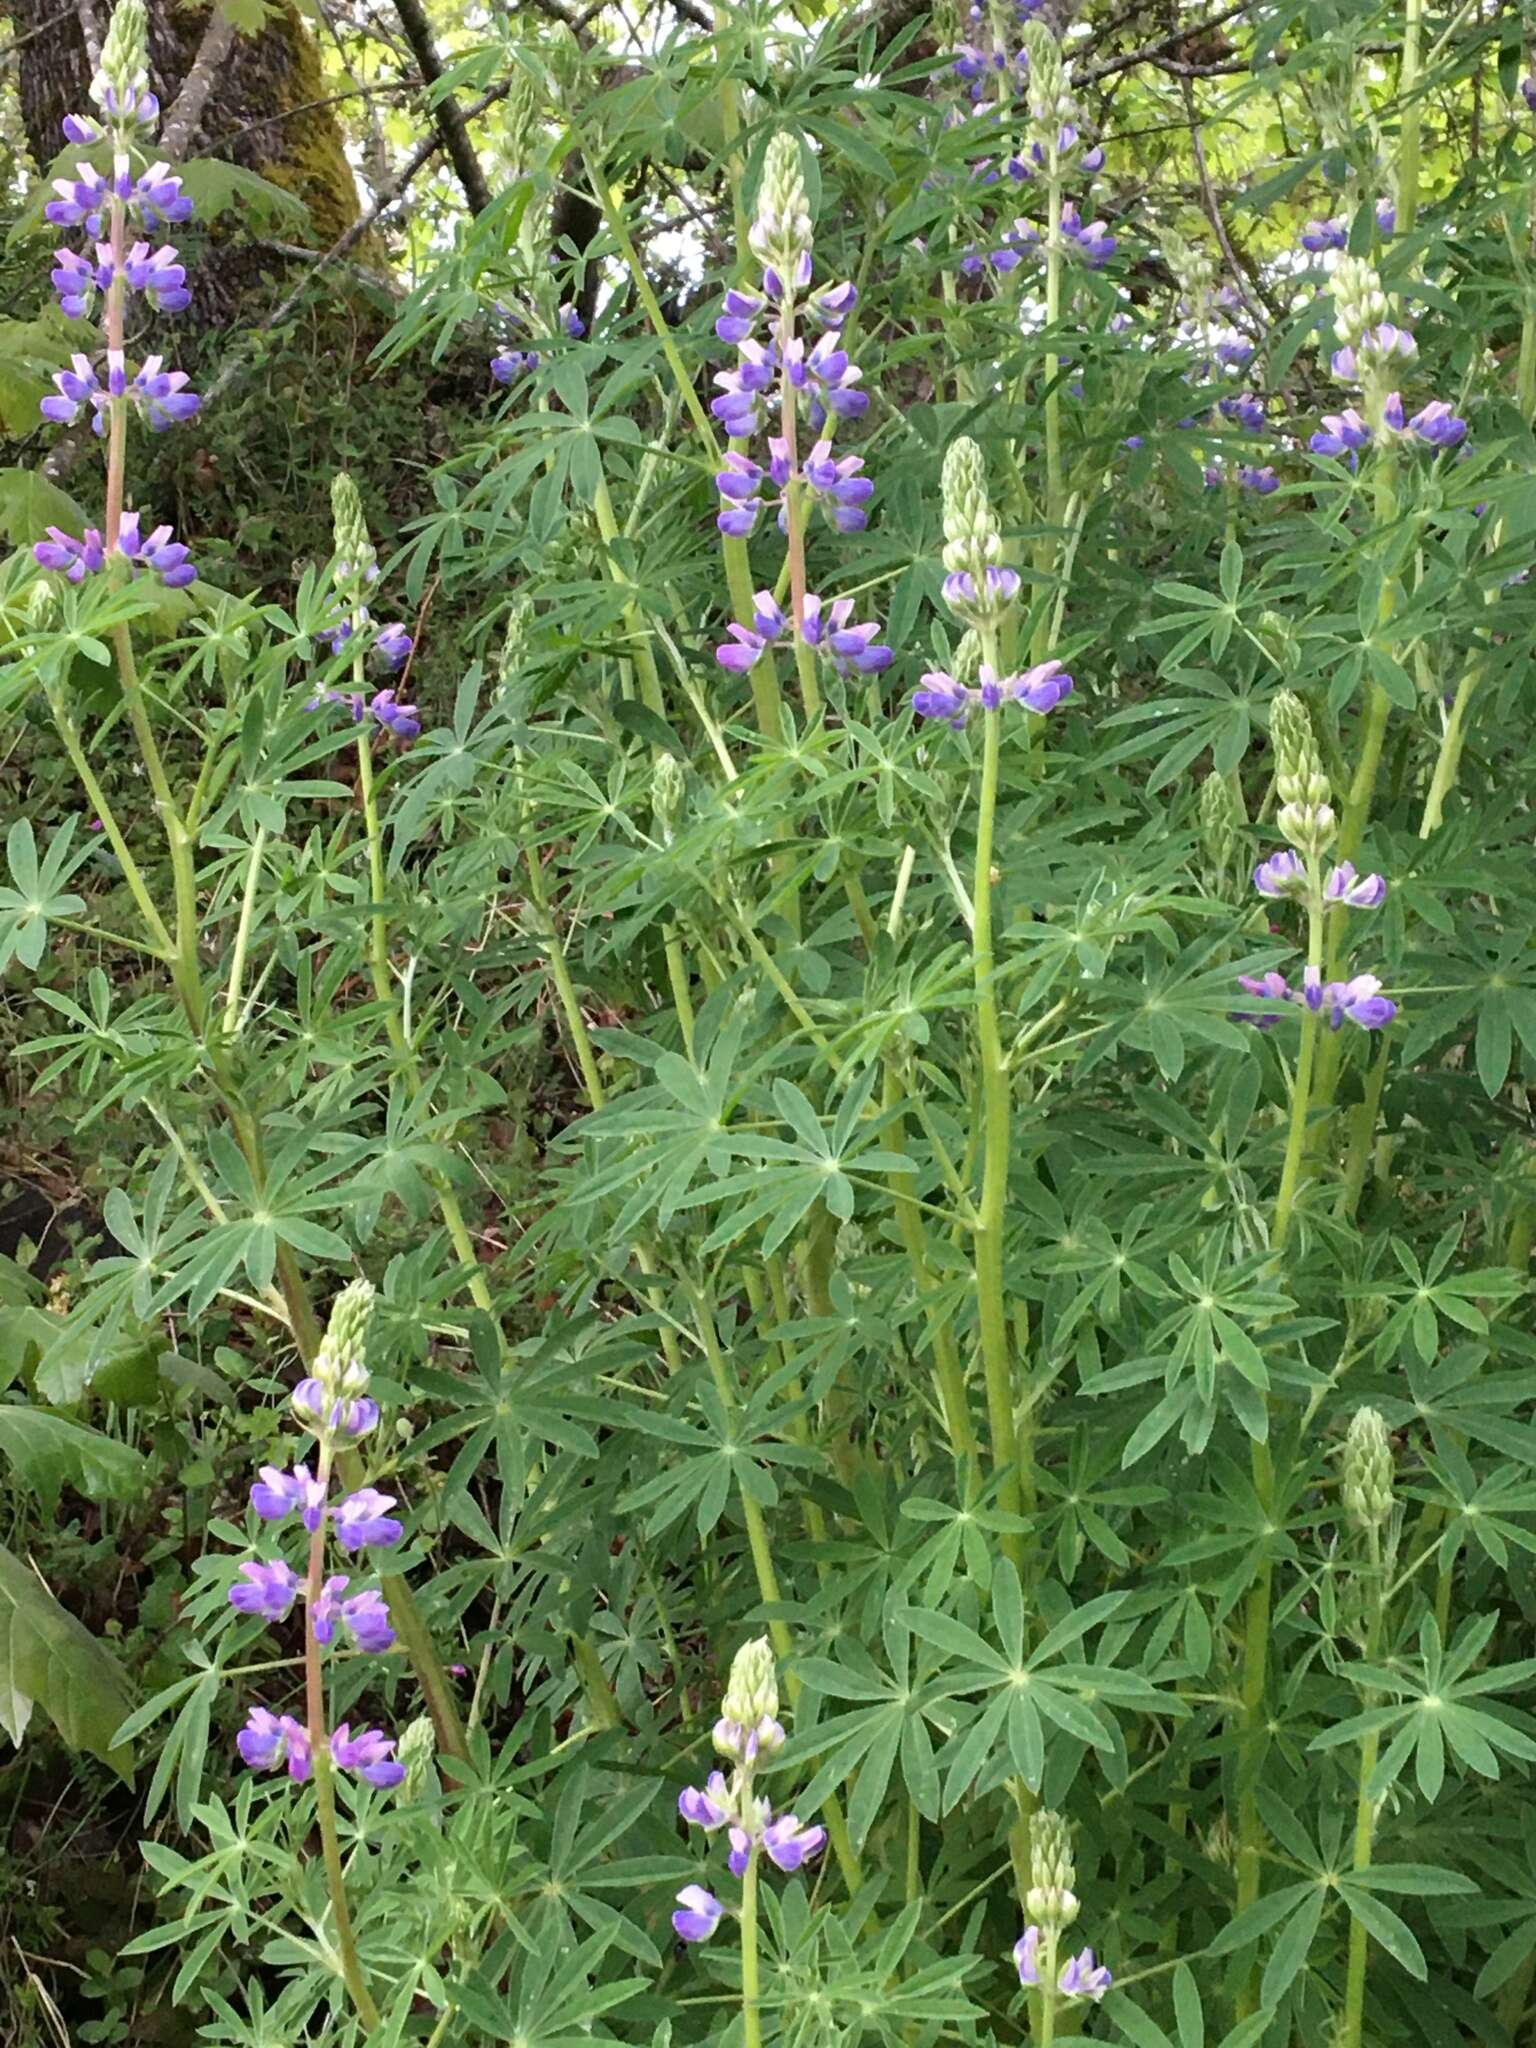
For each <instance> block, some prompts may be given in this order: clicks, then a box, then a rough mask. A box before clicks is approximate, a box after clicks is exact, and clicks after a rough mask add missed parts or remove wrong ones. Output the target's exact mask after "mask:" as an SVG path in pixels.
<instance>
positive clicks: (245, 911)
mask: <svg viewBox="0 0 1536 2048" xmlns="http://www.w3.org/2000/svg"><path fill="white" fill-rule="evenodd" d="M266 845H267V828H266V826H265V825H258V826H257V828H256V837H255V838H254V839H253V840H252V841H251V857H250V861H249V863H248V864H247V867H246V871H245V890H244V893H243V895H242V896H241V899H240V922H239V924H238V926H237V927H236V929H235V950H234V952H233V954H232V955H231V956H230V963H229V987H228V989H227V990H226V991H225V995H224V1029H225V1032H226V1033H227V1034H228V1035H229V1036H230V1037H231V1038H233V1037H234V1035H235V1033H236V1032H237V1031H238V1030H239V1029H240V997H241V992H242V989H243V987H244V983H245V961H246V955H247V953H248V952H249V951H250V945H251V924H252V920H253V919H254V917H255V915H256V886H257V884H258V883H259V882H260V880H261V859H262V855H263V853H264V852H265V851H266Z"/></svg>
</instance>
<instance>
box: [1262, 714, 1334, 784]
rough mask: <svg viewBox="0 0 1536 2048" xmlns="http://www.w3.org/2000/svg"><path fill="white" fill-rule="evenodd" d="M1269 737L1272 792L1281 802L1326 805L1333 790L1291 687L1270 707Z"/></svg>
mask: <svg viewBox="0 0 1536 2048" xmlns="http://www.w3.org/2000/svg"><path fill="white" fill-rule="evenodd" d="M1269 736H1270V741H1271V743H1272V745H1273V747H1274V750H1275V794H1276V795H1277V796H1278V797H1279V799H1280V801H1281V803H1282V804H1326V803H1327V802H1328V800H1329V798H1330V797H1331V796H1332V794H1333V791H1332V788H1331V786H1330V784H1329V781H1328V778H1327V776H1326V775H1325V774H1324V773H1323V762H1322V756H1321V755H1320V754H1319V753H1318V751H1317V741H1316V739H1315V738H1314V737H1313V733H1312V720H1311V718H1310V717H1309V715H1308V713H1307V707H1306V705H1305V704H1303V703H1302V701H1301V699H1300V698H1299V697H1298V696H1297V695H1296V693H1295V691H1294V690H1282V691H1280V693H1279V695H1278V696H1277V697H1276V698H1275V701H1274V703H1273V704H1272V705H1271V706H1270V713H1269Z"/></svg>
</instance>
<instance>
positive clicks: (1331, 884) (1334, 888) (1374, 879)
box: [1323, 860, 1387, 910]
mask: <svg viewBox="0 0 1536 2048" xmlns="http://www.w3.org/2000/svg"><path fill="white" fill-rule="evenodd" d="M1323 897H1324V900H1325V901H1326V902H1329V903H1344V904H1347V905H1348V906H1349V908H1350V909H1351V910H1374V909H1375V908H1376V907H1377V905H1378V904H1380V903H1384V902H1385V901H1386V897H1387V882H1386V877H1385V876H1384V875H1358V876H1357V875H1356V873H1355V864H1354V862H1353V861H1348V860H1345V861H1340V863H1339V865H1338V866H1337V867H1336V868H1335V869H1334V870H1333V872H1332V873H1331V874H1330V875H1329V877H1328V879H1327V881H1326V882H1325V883H1324V884H1323Z"/></svg>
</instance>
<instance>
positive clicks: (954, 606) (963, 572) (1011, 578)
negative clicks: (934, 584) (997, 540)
mask: <svg viewBox="0 0 1536 2048" xmlns="http://www.w3.org/2000/svg"><path fill="white" fill-rule="evenodd" d="M986 585H987V588H986V603H987V605H988V606H989V608H990V609H992V610H994V611H1001V610H1002V609H1003V607H1004V606H1005V605H1010V604H1012V603H1013V601H1014V599H1015V598H1016V597H1017V596H1018V594H1019V572H1018V570H1017V569H1002V568H998V567H996V566H993V567H990V568H988V570H987V574H986ZM944 602H945V603H946V604H947V605H948V606H949V607H950V609H951V611H960V610H963V608H964V607H966V606H967V605H969V606H974V605H975V604H976V602H977V597H976V582H975V578H974V577H973V576H972V575H971V572H970V570H969V569H954V570H951V572H950V573H949V575H947V576H946V577H945V578H944Z"/></svg>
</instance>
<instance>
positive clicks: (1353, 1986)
mask: <svg viewBox="0 0 1536 2048" xmlns="http://www.w3.org/2000/svg"><path fill="white" fill-rule="evenodd" d="M1369 1537H1370V1546H1371V1615H1370V1621H1369V1623H1368V1625H1367V1628H1366V1642H1365V1661H1366V1662H1367V1663H1368V1664H1372V1663H1374V1662H1375V1661H1376V1658H1377V1655H1378V1652H1379V1650H1380V1647H1381V1623H1382V1607H1383V1596H1382V1585H1381V1537H1380V1533H1379V1531H1378V1530H1377V1529H1376V1527H1375V1525H1374V1524H1372V1526H1371V1528H1370V1530H1369ZM1361 1704H1362V1706H1363V1707H1364V1709H1365V1710H1366V1711H1367V1712H1369V1711H1370V1708H1371V1706H1372V1704H1373V1702H1372V1696H1371V1695H1370V1694H1369V1693H1366V1694H1365V1695H1364V1697H1363V1699H1362V1701H1361ZM1379 1743H1380V1732H1379V1731H1378V1730H1377V1729H1375V1728H1372V1729H1371V1730H1370V1731H1369V1732H1368V1733H1367V1734H1366V1735H1364V1736H1363V1737H1362V1738H1361V1742H1360V1769H1359V1772H1358V1775H1357V1778H1356V1791H1355V1845H1354V1856H1353V1861H1352V1865H1351V1867H1352V1868H1353V1869H1354V1870H1355V1871H1356V1872H1359V1871H1363V1870H1369V1869H1370V1867H1371V1843H1372V1837H1373V1836H1374V1834H1375V1831H1376V1804H1375V1801H1374V1800H1373V1799H1372V1798H1371V1797H1370V1791H1369V1788H1370V1782H1371V1779H1372V1777H1373V1776H1374V1775H1375V1771H1376V1756H1377V1750H1378V1746H1379ZM1367 1961H1368V1943H1367V1937H1366V1932H1365V1927H1364V1924H1363V1923H1362V1922H1361V1921H1359V1920H1357V1919H1355V1918H1354V1916H1353V1915H1351V1916H1350V1923H1349V1961H1348V1965H1347V1968H1346V1973H1345V1980H1344V2021H1343V2026H1342V2028H1341V2030H1340V2033H1339V2048H1360V2034H1361V2027H1362V2025H1363V2023H1364V2018H1365V1972H1366V1964H1367Z"/></svg>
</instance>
